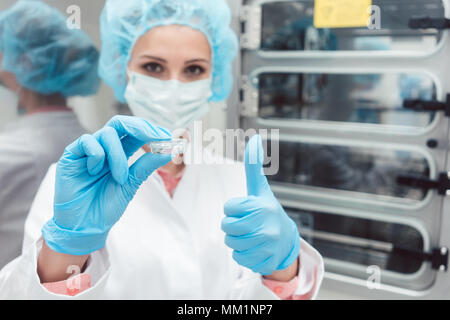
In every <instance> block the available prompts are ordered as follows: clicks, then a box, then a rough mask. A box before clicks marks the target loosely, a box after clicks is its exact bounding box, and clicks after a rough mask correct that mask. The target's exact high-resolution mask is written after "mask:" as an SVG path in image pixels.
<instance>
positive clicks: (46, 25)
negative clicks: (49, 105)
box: [0, 0, 100, 97]
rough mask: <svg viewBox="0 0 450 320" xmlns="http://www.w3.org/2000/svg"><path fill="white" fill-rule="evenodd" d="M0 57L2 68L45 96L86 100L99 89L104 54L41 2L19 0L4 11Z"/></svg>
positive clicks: (0, 23) (0, 24)
mask: <svg viewBox="0 0 450 320" xmlns="http://www.w3.org/2000/svg"><path fill="white" fill-rule="evenodd" d="M0 53H1V54H2V55H3V60H2V64H1V66H0V67H1V69H3V70H5V71H9V72H12V73H13V74H14V75H15V77H16V79H17V81H18V82H19V84H20V85H21V86H23V87H25V88H27V89H29V90H31V91H34V92H37V93H40V94H43V95H51V94H61V95H63V96H65V97H70V96H87V95H91V94H95V93H96V92H97V91H98V88H99V86H100V78H99V77H98V74H97V68H98V59H99V53H98V50H97V49H96V48H95V47H94V45H93V43H92V42H91V40H90V39H89V38H88V36H87V35H86V34H85V33H84V32H83V31H81V30H78V29H69V28H68V27H67V24H66V17H65V16H64V15H63V14H62V13H61V12H59V11H57V10H56V9H54V8H51V7H49V6H48V5H46V4H44V3H42V2H41V1H38V0H20V1H17V2H16V3H15V4H14V5H13V6H12V7H10V8H9V9H7V10H5V11H2V12H0Z"/></svg>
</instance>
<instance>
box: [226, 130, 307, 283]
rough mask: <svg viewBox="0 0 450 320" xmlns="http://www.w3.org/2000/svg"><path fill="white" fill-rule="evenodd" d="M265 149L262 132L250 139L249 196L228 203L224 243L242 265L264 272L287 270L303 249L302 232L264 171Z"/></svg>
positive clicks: (248, 156)
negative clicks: (275, 194) (276, 195)
mask: <svg viewBox="0 0 450 320" xmlns="http://www.w3.org/2000/svg"><path fill="white" fill-rule="evenodd" d="M263 162H264V150H263V147H262V140H261V137H260V136H254V137H252V138H251V139H250V141H249V143H248V145H247V148H246V150H245V172H246V177H247V192H248V196H247V197H244V198H233V199H231V200H229V201H227V203H226V204H225V207H224V212H225V215H226V217H225V218H224V219H223V220H222V230H223V231H224V232H225V233H226V237H225V244H226V245H227V246H229V247H230V248H232V249H233V258H234V260H236V262H237V263H239V264H240V265H242V266H244V267H247V268H249V269H251V270H253V271H254V272H257V273H260V274H262V275H270V274H272V273H273V272H275V271H276V270H284V269H286V268H287V267H289V266H290V265H291V264H293V263H294V262H295V260H296V259H297V258H298V255H299V252H300V236H299V234H298V229H297V226H296V224H295V223H294V221H292V219H291V218H289V216H288V215H287V214H286V212H285V211H284V210H283V208H282V206H281V205H280V203H279V202H278V200H277V199H276V198H275V196H274V194H273V193H272V191H271V190H270V186H269V183H268V181H267V178H266V176H265V175H264V172H263Z"/></svg>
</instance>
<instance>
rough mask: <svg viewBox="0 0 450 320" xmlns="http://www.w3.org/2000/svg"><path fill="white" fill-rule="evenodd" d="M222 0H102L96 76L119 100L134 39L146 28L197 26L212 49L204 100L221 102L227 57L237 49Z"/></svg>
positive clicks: (228, 82)
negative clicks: (208, 89) (208, 87)
mask: <svg viewBox="0 0 450 320" xmlns="http://www.w3.org/2000/svg"><path fill="white" fill-rule="evenodd" d="M230 22H231V13H230V9H229V7H228V5H227V4H226V2H225V0H126V1H125V0H107V1H106V4H105V8H104V9H103V12H102V16H101V34H102V42H103V45H102V53H101V57H100V67H99V74H100V77H101V78H102V79H103V80H104V81H105V82H106V83H107V84H108V85H110V86H111V87H112V88H113V90H114V93H115V96H116V99H117V100H119V101H120V102H125V97H124V93H125V90H126V86H127V78H126V71H127V66H128V63H129V60H130V58H131V52H132V49H133V47H134V44H135V43H136V41H137V40H138V39H139V38H140V37H141V36H143V35H144V34H145V33H147V32H148V31H149V30H150V29H152V28H154V27H158V26H163V25H174V24H175V25H184V26H189V27H191V28H193V29H196V30H199V31H201V32H202V33H203V34H204V35H205V36H206V37H207V38H208V40H209V43H210V45H211V48H212V54H213V65H212V79H213V83H212V88H211V89H212V91H213V96H212V98H211V99H210V101H223V100H225V99H226V98H227V97H228V95H229V94H230V92H231V89H232V86H233V74H232V62H233V59H234V58H235V56H236V54H237V51H238V47H239V46H238V42H237V37H236V35H235V33H234V32H233V31H232V29H231V28H230Z"/></svg>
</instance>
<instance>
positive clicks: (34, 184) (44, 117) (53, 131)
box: [0, 1, 100, 268]
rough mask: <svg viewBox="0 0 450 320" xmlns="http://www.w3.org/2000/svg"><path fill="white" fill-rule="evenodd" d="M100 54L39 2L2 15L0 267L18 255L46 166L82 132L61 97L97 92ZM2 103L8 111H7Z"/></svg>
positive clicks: (17, 6) (18, 4) (16, 6)
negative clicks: (13, 115)
mask: <svg viewBox="0 0 450 320" xmlns="http://www.w3.org/2000/svg"><path fill="white" fill-rule="evenodd" d="M98 57H99V53H98V51H97V49H96V48H95V47H94V45H93V44H92V42H91V41H90V39H89V38H88V37H87V35H86V34H85V33H84V32H82V31H81V30H70V29H68V28H67V25H66V18H65V17H64V15H63V14H62V13H60V12H59V11H57V10H55V9H53V8H50V7H49V6H47V5H45V4H44V3H42V2H39V1H17V2H16V3H15V4H14V5H13V6H12V7H11V8H9V9H7V10H4V11H2V12H0V118H2V117H3V116H4V110H5V109H6V108H9V109H12V108H14V109H17V107H18V106H19V105H20V110H21V111H22V113H23V116H21V117H20V119H18V120H17V121H14V122H11V123H8V125H7V126H6V127H5V128H3V130H2V132H0V186H1V188H0V243H1V245H0V268H2V267H3V266H5V265H6V264H7V263H8V262H10V261H11V260H13V259H14V258H16V257H18V256H19V255H20V254H21V251H22V250H21V249H22V240H23V238H24V234H23V231H24V223H25V219H26V217H27V214H28V212H29V210H30V207H31V203H32V201H33V199H34V197H35V195H36V192H37V190H38V188H39V185H40V183H41V181H42V179H43V178H44V177H45V175H46V173H47V171H48V168H49V166H50V165H51V164H52V163H54V162H55V161H58V159H59V158H60V157H61V154H62V152H63V151H64V148H65V147H66V146H67V145H68V144H69V143H71V142H72V141H73V140H74V139H76V138H77V137H79V136H80V135H81V134H83V133H84V132H85V131H86V130H85V129H83V128H82V126H81V125H80V123H79V122H78V119H77V117H76V115H75V114H74V112H73V111H72V109H70V108H69V107H68V105H67V98H68V97H71V96H77V95H91V94H95V93H96V92H97V89H98V87H99V85H100V79H99V77H98V75H97V74H96V72H95V71H94V70H95V68H97V66H98ZM6 103H12V104H13V105H10V106H6V105H5V104H6Z"/></svg>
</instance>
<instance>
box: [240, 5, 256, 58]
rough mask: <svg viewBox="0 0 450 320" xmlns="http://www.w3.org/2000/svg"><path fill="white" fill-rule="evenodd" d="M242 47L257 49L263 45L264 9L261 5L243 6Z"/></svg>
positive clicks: (241, 17) (241, 16) (241, 14)
mask: <svg viewBox="0 0 450 320" xmlns="http://www.w3.org/2000/svg"><path fill="white" fill-rule="evenodd" d="M239 18H240V21H241V48H243V49H249V50H256V49H259V47H260V46H261V28H262V9H261V7H260V6H249V5H248V6H243V7H242V8H241V13H240V17H239Z"/></svg>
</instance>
